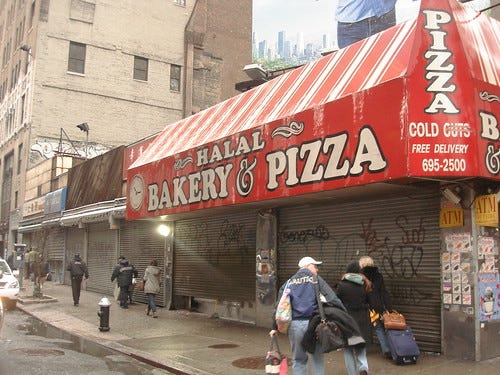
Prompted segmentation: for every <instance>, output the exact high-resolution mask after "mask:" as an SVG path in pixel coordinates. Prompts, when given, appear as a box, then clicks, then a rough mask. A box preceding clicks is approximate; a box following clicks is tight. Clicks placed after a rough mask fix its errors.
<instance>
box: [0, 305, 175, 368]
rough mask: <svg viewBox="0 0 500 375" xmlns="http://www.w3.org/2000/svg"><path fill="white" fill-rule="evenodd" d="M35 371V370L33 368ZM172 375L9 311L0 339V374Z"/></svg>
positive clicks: (16, 311)
mask: <svg viewBox="0 0 500 375" xmlns="http://www.w3.org/2000/svg"><path fill="white" fill-rule="evenodd" d="M34 368H36V371H33V369H34ZM32 373H40V374H44V375H60V374H68V373H71V374H72V375H100V374H107V375H113V374H116V375H168V374H169V375H172V373H171V372H168V371H166V370H162V369H158V368H155V367H154V366H152V365H149V364H146V363H143V362H141V361H138V360H136V359H134V358H132V357H130V356H128V355H125V354H122V353H117V352H115V351H114V350H111V349H108V348H106V347H104V346H102V345H100V344H98V343H96V342H94V341H91V340H87V339H85V338H82V337H80V336H77V335H73V334H71V333H69V332H65V331H62V330H59V329H57V328H54V327H52V326H49V325H47V324H45V323H44V322H42V321H40V320H38V319H36V318H34V317H32V316H30V315H27V314H25V313H23V312H22V311H20V310H15V311H8V312H7V313H6V319H5V324H4V327H3V330H2V334H1V336H0V375H10V374H32Z"/></svg>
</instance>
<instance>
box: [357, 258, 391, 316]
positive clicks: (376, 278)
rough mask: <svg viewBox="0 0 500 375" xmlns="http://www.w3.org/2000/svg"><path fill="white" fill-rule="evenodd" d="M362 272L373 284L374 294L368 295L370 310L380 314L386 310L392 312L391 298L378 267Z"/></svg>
mask: <svg viewBox="0 0 500 375" xmlns="http://www.w3.org/2000/svg"><path fill="white" fill-rule="evenodd" d="M361 272H362V273H364V274H365V276H366V277H367V278H368V280H370V281H371V282H372V289H373V290H372V292H371V293H370V294H369V295H368V301H369V303H370V308H371V309H374V310H375V311H376V312H378V313H379V314H382V313H383V312H384V311H386V310H389V311H390V310H392V304H391V298H390V296H389V293H388V292H387V289H386V288H385V284H384V277H383V276H382V274H381V273H380V272H379V270H378V267H376V266H368V267H364V268H362V269H361Z"/></svg>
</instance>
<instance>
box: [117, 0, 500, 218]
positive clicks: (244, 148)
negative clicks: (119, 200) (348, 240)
mask: <svg viewBox="0 0 500 375" xmlns="http://www.w3.org/2000/svg"><path fill="white" fill-rule="evenodd" d="M435 3H436V2H435V1H430V0H422V2H421V9H420V11H419V14H418V17H417V18H416V19H414V20H412V21H408V22H405V23H402V24H399V25H396V26H395V27H393V28H391V29H389V30H386V31H384V32H382V33H379V34H376V35H374V36H372V37H370V38H367V39H365V40H363V41H361V42H358V43H356V44H354V45H351V46H349V47H347V48H345V49H342V50H339V51H337V52H335V53H333V54H330V55H328V56H325V57H323V58H321V59H320V60H318V61H316V62H313V63H310V64H307V65H305V66H303V67H300V68H297V69H296V70H294V71H291V72H289V73H287V74H284V75H282V76H280V77H278V78H275V79H273V80H272V81H269V82H267V83H265V84H263V85H261V86H259V87H256V88H254V89H253V90H251V91H247V92H245V93H242V94H240V95H238V96H235V97H233V98H231V99H229V100H226V101H224V102H222V103H220V104H218V105H215V106H213V107H211V108H208V109H206V110H204V111H202V112H199V113H197V114H195V115H193V116H190V117H188V118H186V119H183V120H180V121H178V122H176V123H174V124H171V125H168V126H167V127H166V128H165V130H163V132H162V133H161V134H160V135H159V136H158V137H157V138H156V139H155V140H154V142H153V143H152V144H151V145H150V146H149V147H148V148H147V149H146V151H144V153H143V154H142V155H141V156H140V157H139V158H138V159H137V160H136V161H135V162H134V164H133V165H132V166H131V167H130V168H129V170H128V172H127V176H128V181H129V184H128V186H129V188H128V200H127V201H128V205H127V218H129V219H135V218H141V217H148V216H157V215H162V214H167V213H173V212H184V211H190V210H196V209H202V208H208V207H215V206H224V205H230V204H239V203H245V202H252V201H260V200H266V199H275V198H279V197H282V196H295V195H299V194H308V193H314V192H320V191H324V190H331V189H337V188H343V187H346V186H354V185H362V184H368V183H372V182H380V181H387V180H392V179H398V178H402V177H432V176H444V177H464V176H479V177H486V178H492V179H499V174H498V168H499V167H498V164H500V157H499V154H500V151H499V148H500V147H499V139H498V138H499V137H498V132H499V130H498V129H499V127H498V126H496V125H495V121H497V118H498V116H497V115H496V113H498V95H499V86H500V84H499V82H500V79H499V76H500V73H499V72H500V69H499V64H500V62H499V61H500V59H499V51H498V47H497V46H498V45H500V43H499V40H498V38H499V35H500V33H499V32H498V31H499V24H498V22H497V21H495V20H492V19H490V18H488V17H487V16H485V15H481V14H479V13H477V12H475V11H473V10H470V9H467V8H464V7H463V6H462V5H461V4H459V3H457V2H456V1H455V0H447V1H442V2H439V3H440V4H439V6H437V5H435ZM496 124H498V122H496ZM495 136H496V138H495ZM495 163H496V164H495Z"/></svg>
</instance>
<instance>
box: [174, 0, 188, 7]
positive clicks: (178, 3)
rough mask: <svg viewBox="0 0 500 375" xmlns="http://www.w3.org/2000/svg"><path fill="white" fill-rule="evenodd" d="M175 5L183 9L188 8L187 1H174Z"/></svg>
mask: <svg viewBox="0 0 500 375" xmlns="http://www.w3.org/2000/svg"><path fill="white" fill-rule="evenodd" d="M174 3H176V4H177V5H181V6H183V7H185V6H186V0H174Z"/></svg>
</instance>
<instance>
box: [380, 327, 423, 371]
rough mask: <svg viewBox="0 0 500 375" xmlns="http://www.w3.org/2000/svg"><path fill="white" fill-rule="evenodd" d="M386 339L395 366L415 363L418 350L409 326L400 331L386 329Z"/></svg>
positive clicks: (418, 353)
mask: <svg viewBox="0 0 500 375" xmlns="http://www.w3.org/2000/svg"><path fill="white" fill-rule="evenodd" d="M386 337H387V342H388V344H389V348H390V349H391V355H392V359H393V360H394V362H395V363H396V364H397V365H409V364H415V363H417V359H418V357H419V355H420V350H419V349H418V345H417V342H416V341H415V337H414V336H413V332H412V330H411V328H410V326H408V325H407V326H406V329H402V330H396V329H388V330H387V331H386Z"/></svg>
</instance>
